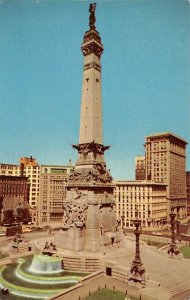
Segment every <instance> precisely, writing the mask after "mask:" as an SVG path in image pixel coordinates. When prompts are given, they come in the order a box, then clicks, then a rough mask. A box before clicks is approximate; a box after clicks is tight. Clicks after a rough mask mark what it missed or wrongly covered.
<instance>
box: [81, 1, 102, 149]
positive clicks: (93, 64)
mask: <svg viewBox="0 0 190 300" xmlns="http://www.w3.org/2000/svg"><path fill="white" fill-rule="evenodd" d="M94 5H95V4H93V5H92V6H91V9H90V14H91V15H90V18H91V19H90V24H89V25H90V31H87V32H86V33H85V36H84V41H83V44H82V52H83V55H84V69H83V85H82V101H81V118H80V134H79V144H84V143H90V142H93V141H94V142H95V143H97V144H103V137H102V94H101V63H100V58H101V54H102V52H103V45H102V44H101V39H100V37H99V34H98V32H97V31H96V30H95V25H94V23H93V20H94V21H95V16H94V18H93V14H95V6H94Z"/></svg>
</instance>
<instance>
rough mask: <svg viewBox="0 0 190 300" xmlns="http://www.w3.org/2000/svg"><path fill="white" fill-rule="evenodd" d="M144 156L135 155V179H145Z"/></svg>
mask: <svg viewBox="0 0 190 300" xmlns="http://www.w3.org/2000/svg"><path fill="white" fill-rule="evenodd" d="M145 178H146V171H145V157H144V156H136V157H135V180H145Z"/></svg>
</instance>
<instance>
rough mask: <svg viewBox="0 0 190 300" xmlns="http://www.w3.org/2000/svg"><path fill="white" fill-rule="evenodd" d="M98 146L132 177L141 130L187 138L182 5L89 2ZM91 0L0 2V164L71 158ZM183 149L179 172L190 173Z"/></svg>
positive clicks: (173, 1) (187, 43)
mask: <svg viewBox="0 0 190 300" xmlns="http://www.w3.org/2000/svg"><path fill="white" fill-rule="evenodd" d="M96 2H97V9H96V28H97V30H98V31H99V33H100V36H101V38H102V43H103V45H104V49H105V50H104V53H103V55H102V59H101V62H102V98H103V123H104V144H105V145H111V149H110V150H109V151H107V152H106V155H105V156H106V161H107V166H108V168H110V169H111V173H112V175H113V177H114V178H116V179H134V158H135V156H137V155H143V154H144V146H143V144H144V142H145V136H147V135H150V134H152V133H158V132H163V131H171V132H173V133H175V134H177V135H179V136H181V137H182V138H184V139H185V140H187V141H188V142H190V126H189V125H190V55H189V53H190V21H189V16H190V4H189V2H188V1H185V0H184V1H183V0H179V1H178V0H169V1H167V0H163V1H162V0H158V1H154V0H152V1H148V0H147V1H145V0H138V1H137V0H125V1H119V0H117V1H109V0H108V1H96ZM88 7H89V1H69V0H37V1H33V0H1V1H0V41H1V42H0V104H1V109H0V140H1V146H0V162H4V163H15V164H16V163H18V159H19V158H20V157H22V156H31V155H32V156H33V157H35V158H36V159H37V160H38V161H39V163H42V164H67V162H68V160H69V159H72V162H73V163H75V161H76V159H77V153H76V151H75V150H74V149H72V147H71V144H76V143H78V134H79V118H80V102H81V87H82V67H83V55H82V53H81V50H80V47H81V43H82V39H83V35H84V32H85V31H86V30H88V18H89V12H88ZM189 154H190V151H189V146H188V147H187V169H188V170H190V158H189Z"/></svg>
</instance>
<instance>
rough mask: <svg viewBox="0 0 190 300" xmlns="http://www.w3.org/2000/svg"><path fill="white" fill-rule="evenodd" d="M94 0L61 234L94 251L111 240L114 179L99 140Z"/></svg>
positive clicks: (99, 49)
mask: <svg viewBox="0 0 190 300" xmlns="http://www.w3.org/2000/svg"><path fill="white" fill-rule="evenodd" d="M95 10H96V4H95V3H93V4H90V6H89V12H90V17H89V27H90V28H89V30H88V31H86V32H85V34H84V39H83V43H82V47H81V49H82V53H83V55H84V66H83V83H82V101H81V116H80V132H79V144H77V145H73V148H74V149H76V150H77V151H78V159H77V162H76V166H75V169H74V170H73V172H72V173H71V175H70V177H69V179H68V182H67V192H66V200H65V203H64V214H63V221H62V232H61V238H60V239H59V240H58V241H57V242H56V243H57V244H58V246H60V244H62V245H61V246H62V247H63V248H65V249H68V250H75V251H82V250H86V251H91V252H98V251H100V250H101V247H102V246H103V245H104V244H109V243H110V244H111V243H112V244H113V243H114V240H115V239H116V233H115V226H116V217H115V201H114V196H113V183H112V177H111V175H110V172H109V170H107V168H106V163H105V159H104V152H105V151H106V150H108V149H109V146H104V145H103V132H102V95H101V62H100V58H101V55H102V53H103V45H102V43H101V38H100V36H99V33H98V31H97V30H96V27H95V21H96V18H95Z"/></svg>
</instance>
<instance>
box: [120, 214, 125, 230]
mask: <svg viewBox="0 0 190 300" xmlns="http://www.w3.org/2000/svg"><path fill="white" fill-rule="evenodd" d="M124 219H125V216H124V215H122V216H121V222H122V224H121V228H122V230H123V229H124Z"/></svg>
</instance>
